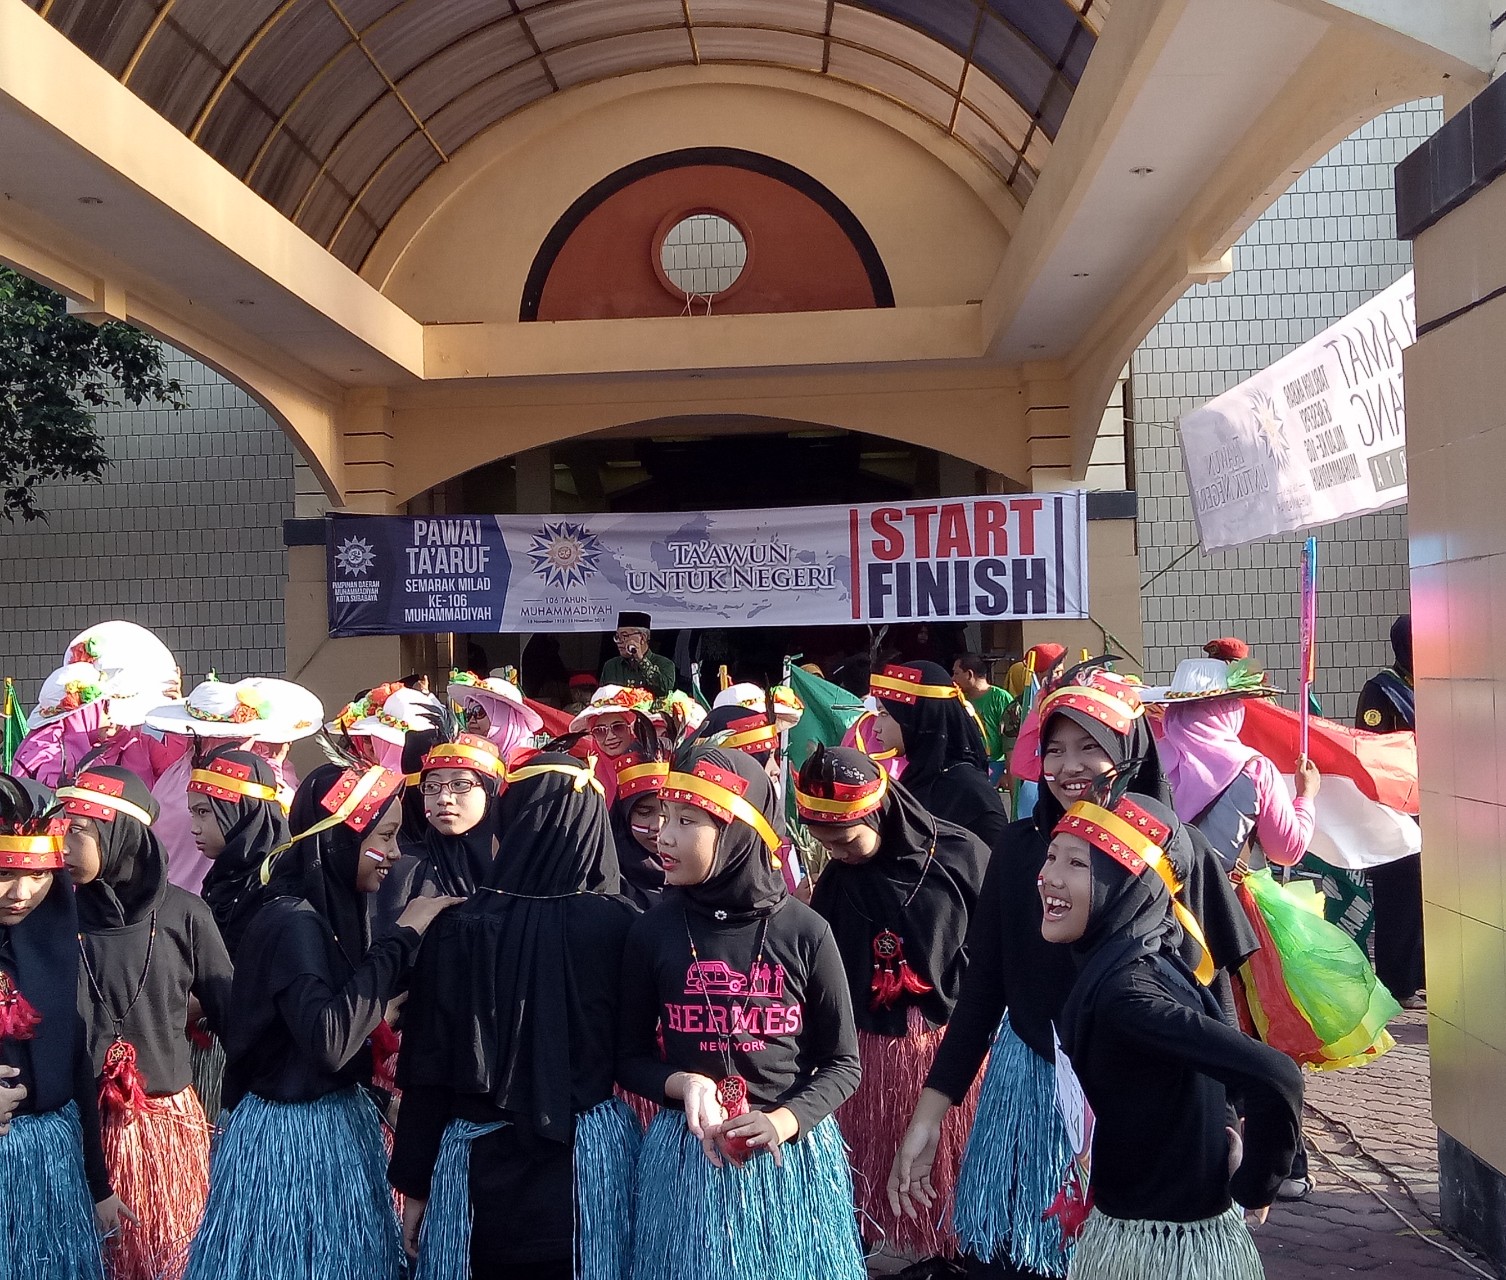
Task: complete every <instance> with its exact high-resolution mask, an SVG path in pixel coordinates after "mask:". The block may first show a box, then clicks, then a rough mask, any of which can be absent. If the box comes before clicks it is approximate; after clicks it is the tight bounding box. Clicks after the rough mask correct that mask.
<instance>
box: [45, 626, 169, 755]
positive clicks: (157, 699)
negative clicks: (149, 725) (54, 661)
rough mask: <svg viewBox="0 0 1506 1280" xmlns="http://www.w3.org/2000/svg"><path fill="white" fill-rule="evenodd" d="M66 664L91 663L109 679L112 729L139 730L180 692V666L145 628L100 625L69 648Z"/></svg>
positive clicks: (91, 628)
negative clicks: (144, 722) (143, 723)
mask: <svg viewBox="0 0 1506 1280" xmlns="http://www.w3.org/2000/svg"><path fill="white" fill-rule="evenodd" d="M63 660H64V662H92V663H93V664H94V665H95V666H96V667H98V668H99V672H100V675H101V676H102V677H103V678H104V683H105V692H106V694H107V695H108V696H109V699H110V702H109V716H110V722H111V723H112V724H117V725H122V726H125V727H127V728H134V727H135V726H137V725H140V724H141V723H142V722H143V721H145V720H146V717H147V716H148V715H149V714H150V713H151V712H152V711H154V710H155V709H156V708H158V707H160V706H162V705H163V704H164V703H165V702H167V701H168V700H169V699H170V696H171V695H172V694H173V692H175V691H176V690H177V687H178V681H179V678H180V677H179V674H178V660H177V659H176V658H174V657H173V654H172V651H171V650H170V649H169V648H168V647H167V646H166V645H165V644H163V643H162V641H161V640H159V639H158V638H157V637H156V636H155V635H153V634H152V632H150V631H148V630H147V629H146V628H145V627H141V626H137V624H136V623H134V622H123V621H121V620H119V619H116V620H112V621H110V622H100V623H96V624H95V625H94V626H92V627H90V628H89V629H88V630H86V631H80V632H79V633H78V635H76V636H74V637H73V639H72V640H71V641H70V642H69V644H68V648H67V651H66V653H65V655H64V659H63Z"/></svg>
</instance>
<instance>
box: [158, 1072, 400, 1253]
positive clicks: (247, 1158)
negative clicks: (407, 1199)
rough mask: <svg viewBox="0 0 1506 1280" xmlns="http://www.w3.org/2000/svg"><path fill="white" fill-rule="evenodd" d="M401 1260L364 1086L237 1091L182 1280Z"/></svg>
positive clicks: (377, 1125)
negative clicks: (272, 1093)
mask: <svg viewBox="0 0 1506 1280" xmlns="http://www.w3.org/2000/svg"><path fill="white" fill-rule="evenodd" d="M406 1266H407V1259H406V1257H405V1256H404V1254H403V1245H402V1232H401V1230H400V1228H399V1227H398V1222H397V1216H396V1215H395V1214H394V1213H393V1209H392V1192H391V1191H390V1190H389V1189H388V1187H387V1149H386V1147H385V1146H384V1144H383V1142H382V1129H381V1121H380V1119H379V1118H378V1117H377V1111H376V1107H375V1106H373V1105H372V1102H371V1099H370V1098H369V1097H367V1095H366V1093H365V1092H364V1091H363V1090H361V1089H359V1088H355V1087H352V1088H349V1089H341V1090H339V1091H338V1092H336V1093H330V1094H326V1095H325V1096H324V1097H322V1098H319V1099H317V1100H316V1101H314V1102H268V1101H267V1100H266V1099H264V1098H259V1097H257V1096H256V1095H255V1094H254V1093H253V1094H247V1095H246V1096H245V1097H244V1098H243V1099H241V1101H240V1103H239V1104H238V1105H237V1106H236V1108H235V1110H234V1111H232V1112H230V1114H229V1120H228V1123H227V1124H226V1126H225V1132H224V1133H223V1134H222V1135H221V1136H220V1139H219V1142H218V1143H217V1144H216V1145H215V1148H214V1153H213V1155H212V1156H211V1158H210V1164H209V1204H208V1207H207V1208H206V1209H205V1211H204V1224H203V1226H201V1227H200V1228H199V1234H198V1237H197V1238H196V1239H195V1240H194V1243H193V1248H192V1249H191V1251H190V1252H189V1258H188V1270H187V1272H186V1273H185V1276H184V1280H313V1278H314V1277H318V1280H400V1277H401V1276H403V1274H404V1272H405V1268H406Z"/></svg>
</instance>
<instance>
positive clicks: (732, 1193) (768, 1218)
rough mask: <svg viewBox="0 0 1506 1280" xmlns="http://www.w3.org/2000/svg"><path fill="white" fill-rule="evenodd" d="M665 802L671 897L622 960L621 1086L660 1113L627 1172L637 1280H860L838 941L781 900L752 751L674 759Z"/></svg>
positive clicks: (847, 1028)
mask: <svg viewBox="0 0 1506 1280" xmlns="http://www.w3.org/2000/svg"><path fill="white" fill-rule="evenodd" d="M662 795H663V800H664V813H665V816H664V826H663V829H662V831H661V832H660V835H659V855H660V858H661V860H662V861H663V865H664V875H665V879H666V881H667V883H668V885H669V890H668V891H667V892H666V893H665V895H664V900H663V901H662V902H661V903H660V904H659V905H658V906H657V907H655V908H654V909H653V910H651V911H649V912H648V913H647V914H646V915H644V916H641V917H640V918H639V919H638V920H637V922H636V923H635V924H634V925H633V928H632V931H631V932H630V933H629V935H628V945H627V951H626V954H625V955H624V957H623V964H622V991H621V1003H620V1022H619V1028H620V1031H619V1037H618V1041H619V1058H618V1067H617V1078H618V1082H619V1083H620V1084H621V1085H622V1086H623V1087H624V1088H625V1089H628V1090H630V1091H631V1092H633V1093H637V1094H639V1095H641V1096H643V1097H645V1098H650V1099H653V1100H655V1101H657V1102H661V1103H662V1104H663V1105H664V1108H665V1109H664V1110H663V1111H661V1112H660V1113H659V1115H658V1117H657V1118H656V1119H655V1120H654V1122H653V1124H652V1125H650V1126H649V1130H648V1134H647V1136H646V1137H645V1138H644V1145H643V1150H642V1153H641V1155H640V1157H639V1161H638V1173H637V1178H636V1188H635V1192H634V1205H635V1212H636V1222H635V1225H634V1236H633V1267H632V1275H633V1277H634V1280H692V1278H699V1277H703V1276H719V1277H726V1278H727V1280H768V1278H770V1277H796V1276H798V1277H807V1276H821V1277H823V1280H862V1278H863V1276H864V1275H865V1270H864V1266H863V1258H862V1251H861V1246H860V1244H859V1240H858V1233H857V1228H856V1220H855V1217H854V1214H853V1200H852V1175H851V1172H850V1171H849V1169H848V1165H847V1158H846V1155H845V1153H844V1151H843V1147H842V1139H841V1135H840V1134H839V1133H838V1132H837V1127H836V1124H835V1122H834V1121H833V1120H832V1119H831V1113H832V1112H833V1111H834V1110H835V1109H836V1108H837V1107H838V1106H840V1105H841V1104H842V1103H843V1102H844V1101H846V1099H847V1098H848V1097H849V1096H851V1094H852V1092H853V1090H854V1089H855V1088H856V1086H857V1083H858V1076H859V1067H858V1058H857V1037H856V1031H855V1028H854V1026H853V1016H852V1002H851V999H850V997H849V995H848V990H847V980H846V976H845V974H844V972H843V969H842V959H841V955H840V953H839V951H838V949H837V944H836V940H835V939H834V938H833V937H832V934H831V930H830V928H829V927H828V926H827V924H826V922H825V921H824V920H822V919H821V917H820V916H818V915H816V914H815V913H814V912H813V911H811V910H810V908H808V907H806V906H805V905H804V904H802V903H800V902H797V901H796V900H795V899H793V898H791V897H789V896H788V895H787V893H786V891H785V885H784V878H783V876H782V875H781V874H780V872H779V871H778V870H777V869H776V868H775V867H774V865H773V861H772V859H773V854H774V851H775V850H776V849H777V848H778V845H779V837H778V836H777V835H776V834H775V832H774V828H773V816H774V793H773V788H772V786H771V785H770V783H769V779H768V776H767V775H766V774H765V773H764V771H763V769H762V768H760V767H759V765H758V763H757V762H756V761H755V760H754V759H753V758H752V757H751V756H749V755H747V754H745V753H743V752H740V751H735V750H734V751H722V750H719V749H716V748H706V747H699V748H697V747H690V748H686V749H684V750H682V752H681V753H680V754H679V755H678V756H677V757H676V758H675V760H674V762H673V765H672V767H671V771H670V773H669V776H668V778H667V779H666V780H665V783H664V790H663V793H662ZM660 1028H662V1035H663V1048H662V1051H661V1049H660V1045H659V1035H658V1032H659V1029H660Z"/></svg>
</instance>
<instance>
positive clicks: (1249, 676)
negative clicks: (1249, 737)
mask: <svg viewBox="0 0 1506 1280" xmlns="http://www.w3.org/2000/svg"><path fill="white" fill-rule="evenodd" d="M1138 692H1139V694H1140V701H1141V702H1143V703H1147V704H1150V705H1162V706H1177V705H1179V704H1181V703H1184V702H1209V701H1212V700H1213V699H1214V698H1274V697H1275V696H1276V695H1277V694H1278V693H1282V692H1284V691H1283V690H1281V689H1278V688H1277V687H1276V686H1275V685H1273V684H1268V683H1267V682H1266V678H1265V672H1264V671H1257V670H1255V669H1254V668H1253V667H1251V666H1250V665H1249V664H1248V663H1246V662H1225V661H1224V660H1223V659H1222V658H1183V659H1182V661H1181V662H1179V663H1177V669H1176V672H1175V674H1174V675H1173V676H1172V678H1171V683H1170V684H1163V685H1153V686H1147V687H1146V688H1143V689H1140V690H1139V691H1138Z"/></svg>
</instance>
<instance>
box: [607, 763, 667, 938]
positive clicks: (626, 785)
mask: <svg viewBox="0 0 1506 1280" xmlns="http://www.w3.org/2000/svg"><path fill="white" fill-rule="evenodd" d="M668 776H669V761H667V760H654V759H650V758H648V757H646V756H643V755H641V754H639V753H638V752H636V751H630V752H628V753H627V754H625V755H623V756H620V757H619V758H618V760H617V794H616V796H615V797H614V798H613V800H612V804H611V808H610V810H609V818H610V824H611V830H612V843H613V844H614V845H615V846H616V849H617V867H618V870H619V871H620V872H621V874H622V896H623V897H625V898H626V899H627V900H628V901H629V902H631V903H632V904H633V905H634V906H635V907H637V908H638V909H639V910H640V911H647V910H648V909H649V908H650V907H652V906H653V905H654V904H655V903H657V902H658V901H659V898H660V896H661V895H662V894H663V892H664V867H663V864H661V863H660V861H659V827H660V826H661V825H662V823H663V820H664V809H663V804H662V802H661V801H660V799H659V793H660V792H661V791H662V790H663V788H664V779H665V778H666V777H668Z"/></svg>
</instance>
